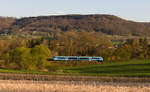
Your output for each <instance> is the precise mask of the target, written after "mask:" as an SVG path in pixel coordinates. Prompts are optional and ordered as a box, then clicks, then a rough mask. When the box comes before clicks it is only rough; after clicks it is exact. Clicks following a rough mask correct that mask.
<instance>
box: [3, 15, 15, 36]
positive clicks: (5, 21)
mask: <svg viewBox="0 0 150 92" xmlns="http://www.w3.org/2000/svg"><path fill="white" fill-rule="evenodd" d="M13 22H15V18H10V17H0V34H3V33H7V31H8V29H9V27H10V25H11V24H12V23H13Z"/></svg>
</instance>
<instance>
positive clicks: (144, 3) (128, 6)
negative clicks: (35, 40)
mask: <svg viewBox="0 0 150 92" xmlns="http://www.w3.org/2000/svg"><path fill="white" fill-rule="evenodd" d="M0 11H1V12H0V16H9V17H28V16H41V15H45V16H46V15H64V14H111V15H116V16H119V17H121V18H125V19H127V20H134V21H146V22H150V0H1V3H0Z"/></svg>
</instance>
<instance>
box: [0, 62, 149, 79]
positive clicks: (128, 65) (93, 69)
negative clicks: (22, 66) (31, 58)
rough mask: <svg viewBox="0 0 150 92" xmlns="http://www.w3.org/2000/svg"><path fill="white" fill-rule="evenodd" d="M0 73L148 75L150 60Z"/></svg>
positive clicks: (4, 70) (1, 70) (0, 70)
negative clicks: (46, 70) (60, 69)
mask: <svg viewBox="0 0 150 92" xmlns="http://www.w3.org/2000/svg"><path fill="white" fill-rule="evenodd" d="M0 73H17V74H42V75H43V74H44V75H45V74H46V75H47V74H48V75H49V74H50V75H51V74H52V75H55V74H56V75H79V76H80V75H86V76H110V77H112V76H124V77H125V76H127V77H150V60H139V61H137V60H136V61H128V62H113V63H103V64H98V65H88V66H80V67H79V66H78V67H65V68H64V69H63V72H53V73H52V72H37V71H20V70H6V69H0Z"/></svg>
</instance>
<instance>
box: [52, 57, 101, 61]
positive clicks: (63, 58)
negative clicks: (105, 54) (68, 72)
mask: <svg viewBox="0 0 150 92" xmlns="http://www.w3.org/2000/svg"><path fill="white" fill-rule="evenodd" d="M53 60H54V61H98V62H102V61H103V58H102V57H100V56H97V57H96V56H95V57H89V56H53Z"/></svg>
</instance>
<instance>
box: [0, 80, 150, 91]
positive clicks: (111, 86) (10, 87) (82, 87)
mask: <svg viewBox="0 0 150 92" xmlns="http://www.w3.org/2000/svg"><path fill="white" fill-rule="evenodd" d="M0 92H150V84H146V83H100V82H84V81H25V80H23V81H13V80H0Z"/></svg>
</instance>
